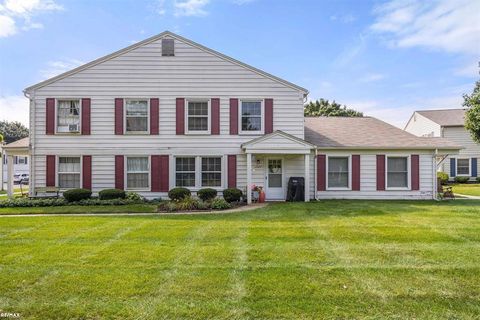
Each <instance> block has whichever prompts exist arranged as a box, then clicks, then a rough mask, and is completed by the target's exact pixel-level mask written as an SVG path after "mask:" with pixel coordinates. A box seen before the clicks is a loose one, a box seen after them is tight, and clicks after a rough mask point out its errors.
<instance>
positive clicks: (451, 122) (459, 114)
mask: <svg viewBox="0 0 480 320" xmlns="http://www.w3.org/2000/svg"><path fill="white" fill-rule="evenodd" d="M465 111H466V110H465V109H444V110H419V111H415V112H416V113H418V114H420V115H422V116H424V117H425V118H427V119H430V120H432V121H433V122H435V123H437V124H439V125H441V126H442V127H457V126H462V127H463V126H464V123H465Z"/></svg>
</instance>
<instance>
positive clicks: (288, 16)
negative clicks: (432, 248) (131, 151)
mask: <svg viewBox="0 0 480 320" xmlns="http://www.w3.org/2000/svg"><path fill="white" fill-rule="evenodd" d="M164 30H170V31H173V32H176V33H178V34H180V35H182V36H184V37H187V38H190V39H192V40H194V41H196V42H199V43H201V44H203V45H205V46H207V47H210V48H212V49H215V50H218V51H220V52H222V53H225V54H227V55H229V56H232V57H234V58H236V59H238V60H241V61H243V62H246V63H248V64H251V65H253V66H255V67H257V68H260V69H263V70H265V71H267V72H270V73H272V74H275V75H277V76H279V77H282V78H285V79H286V80H289V81H291V82H294V83H296V84H298V85H301V86H303V87H305V88H307V89H308V90H310V95H309V98H310V99H317V98H326V99H330V100H336V101H337V102H339V103H342V104H347V105H348V106H350V107H353V108H356V109H358V110H361V111H364V112H365V113H366V114H367V115H371V116H375V117H378V118H380V119H382V120H385V121H388V122H390V123H392V124H395V125H397V126H403V125H404V124H405V122H406V121H407V120H408V117H409V116H410V115H411V113H412V111H413V110H417V109H428V108H456V107H460V106H461V101H462V98H461V96H462V94H463V93H469V92H471V90H472V88H473V84H474V82H475V80H477V79H478V78H479V75H478V70H479V69H478V61H479V60H480V0H450V1H447V0H438V1H428V2H426V1H424V2H420V1H413V0H393V1H367V0H362V1H359V0H357V1H354V0H350V1H333V0H330V1H318V0H317V1H313V0H312V1H302V0H145V1H138V0H137V1H135V0H132V1H129V0H117V1H114V0H108V1H107V0H102V1H99V0H67V1H62V0H0V74H1V77H0V119H7V120H19V121H22V122H24V123H27V122H28V112H27V111H28V102H27V100H26V99H25V98H24V97H23V93H22V90H23V89H24V88H25V87H27V86H29V85H31V84H34V83H37V82H39V81H41V80H44V79H47V78H49V77H51V76H54V75H56V74H59V73H61V72H64V71H67V70H69V69H71V68H73V67H76V66H78V65H80V64H82V63H86V62H89V61H91V60H93V59H96V58H98V57H100V56H103V55H106V54H109V53H111V52H113V51H115V50H118V49H121V48H123V47H125V46H128V45H130V44H132V43H134V42H136V41H140V40H143V39H145V38H147V37H150V36H152V35H155V34H158V33H160V32H162V31H164Z"/></svg>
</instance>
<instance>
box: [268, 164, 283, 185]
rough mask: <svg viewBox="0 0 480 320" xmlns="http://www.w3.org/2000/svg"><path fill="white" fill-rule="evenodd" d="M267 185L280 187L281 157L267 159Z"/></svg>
mask: <svg viewBox="0 0 480 320" xmlns="http://www.w3.org/2000/svg"><path fill="white" fill-rule="evenodd" d="M268 187H269V188H281V187H282V160H281V159H269V160H268Z"/></svg>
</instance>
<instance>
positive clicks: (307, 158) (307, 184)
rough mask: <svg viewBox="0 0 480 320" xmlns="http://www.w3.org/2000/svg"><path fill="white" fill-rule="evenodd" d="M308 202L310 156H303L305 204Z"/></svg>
mask: <svg viewBox="0 0 480 320" xmlns="http://www.w3.org/2000/svg"><path fill="white" fill-rule="evenodd" d="M309 201H310V155H309V154H305V202H309Z"/></svg>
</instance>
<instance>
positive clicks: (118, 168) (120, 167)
mask: <svg viewBox="0 0 480 320" xmlns="http://www.w3.org/2000/svg"><path fill="white" fill-rule="evenodd" d="M124 165H125V163H124V160H123V156H115V188H116V189H120V190H123V189H124V178H123V175H124Z"/></svg>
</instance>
